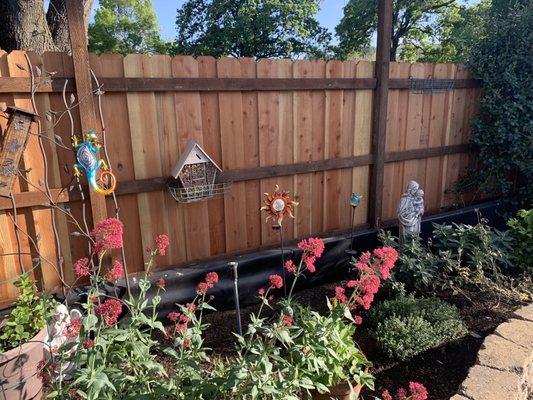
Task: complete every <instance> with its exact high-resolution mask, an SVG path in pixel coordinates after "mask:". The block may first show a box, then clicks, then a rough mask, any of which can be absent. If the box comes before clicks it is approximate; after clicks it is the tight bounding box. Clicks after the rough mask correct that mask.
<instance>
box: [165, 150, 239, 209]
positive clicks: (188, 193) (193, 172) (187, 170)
mask: <svg viewBox="0 0 533 400" xmlns="http://www.w3.org/2000/svg"><path fill="white" fill-rule="evenodd" d="M221 177H222V169H221V168H220V167H219V166H218V165H217V164H216V163H215V162H214V161H213V160H212V159H211V157H209V156H208V155H207V153H206V152H205V151H204V149H202V147H201V146H200V145H199V144H198V143H196V142H195V141H193V140H189V142H188V143H187V146H186V147H185V150H184V152H183V154H182V155H181V157H180V158H179V160H178V162H177V163H176V164H175V165H174V168H172V177H170V178H169V179H168V181H167V188H168V191H169V192H170V194H171V195H172V197H174V199H175V200H176V201H177V202H179V203H192V202H194V201H202V200H207V199H211V198H213V197H222V196H225V195H226V194H227V193H228V192H229V191H230V189H231V186H232V182H223V181H222V180H221Z"/></svg>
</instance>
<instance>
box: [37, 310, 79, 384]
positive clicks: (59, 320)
mask: <svg viewBox="0 0 533 400" xmlns="http://www.w3.org/2000/svg"><path fill="white" fill-rule="evenodd" d="M80 318H81V312H80V311H78V310H76V309H73V310H71V311H70V313H69V311H68V308H67V307H66V306H65V305H64V304H59V305H58V306H57V307H56V308H55V310H54V315H53V317H52V318H50V321H49V322H48V326H47V334H46V336H45V338H44V358H45V360H51V359H53V357H55V355H56V354H57V351H58V350H59V348H60V347H61V346H62V345H64V344H65V343H67V342H76V341H77V340H78V338H79V324H80V323H81V319H80ZM76 348H77V346H76V345H75V346H73V347H72V348H71V349H70V351H73V352H75V351H76ZM59 368H60V370H59ZM72 368H74V364H73V363H71V362H63V363H62V364H61V366H58V367H56V369H55V370H54V371H53V372H54V375H55V376H59V374H60V373H61V375H62V378H63V379H69V376H68V373H69V371H71V370H72Z"/></svg>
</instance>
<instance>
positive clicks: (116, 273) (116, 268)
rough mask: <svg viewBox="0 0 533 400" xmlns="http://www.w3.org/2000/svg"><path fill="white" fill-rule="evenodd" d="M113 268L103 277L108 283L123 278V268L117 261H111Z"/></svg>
mask: <svg viewBox="0 0 533 400" xmlns="http://www.w3.org/2000/svg"><path fill="white" fill-rule="evenodd" d="M112 265H113V266H112V267H111V269H110V270H109V271H108V272H107V274H106V275H105V279H106V280H108V281H109V282H115V281H117V280H119V279H120V278H122V277H123V276H124V266H123V265H122V263H121V262H120V261H119V260H113V264H112Z"/></svg>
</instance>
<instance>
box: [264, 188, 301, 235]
mask: <svg viewBox="0 0 533 400" xmlns="http://www.w3.org/2000/svg"><path fill="white" fill-rule="evenodd" d="M263 204H264V205H263V207H261V211H265V212H266V213H267V217H266V221H267V222H268V220H269V219H272V220H274V221H276V222H277V223H278V225H279V226H281V223H282V222H283V217H285V215H288V216H289V217H291V218H294V215H293V214H292V210H293V208H294V206H297V205H298V203H297V202H296V201H293V200H291V198H290V196H289V192H285V191H281V190H280V188H279V185H276V187H275V189H274V193H272V194H268V193H265V200H264V201H263Z"/></svg>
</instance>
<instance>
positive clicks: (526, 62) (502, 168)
mask: <svg viewBox="0 0 533 400" xmlns="http://www.w3.org/2000/svg"><path fill="white" fill-rule="evenodd" d="M510 3H513V2H510ZM487 26H488V27H490V28H488V29H487V31H486V35H485V37H484V38H483V39H482V40H481V41H480V42H479V43H478V44H477V45H476V46H475V47H474V49H473V51H472V54H471V55H470V56H469V60H468V63H467V65H468V67H469V68H470V69H471V70H472V71H473V73H474V74H475V76H476V78H479V79H481V80H482V82H483V92H482V96H481V98H480V101H479V112H478V116H477V117H476V118H475V119H474V121H473V123H472V134H471V143H472V144H473V147H474V150H475V151H477V154H478V160H479V161H478V165H476V166H475V167H474V168H472V169H471V170H470V174H469V175H468V177H467V178H470V179H472V180H471V182H472V183H474V184H477V186H478V188H479V189H480V190H481V191H482V192H483V193H488V194H491V195H499V194H500V195H504V196H509V195H515V194H519V195H520V196H519V199H520V201H521V203H522V205H524V206H526V207H527V208H530V207H531V204H532V203H533V185H532V184H531V177H532V176H533V118H532V116H533V81H532V80H531V76H533V62H532V60H533V54H532V47H531V43H532V42H533V3H531V1H523V2H514V4H510V5H508V6H507V7H505V5H502V4H499V2H498V4H495V6H494V7H493V9H492V10H491V16H490V20H489V22H488V25H487ZM462 184H463V185H466V188H467V189H468V187H469V183H468V179H467V180H465V181H464V182H462Z"/></svg>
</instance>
